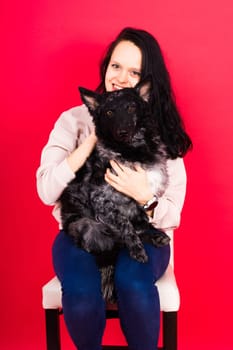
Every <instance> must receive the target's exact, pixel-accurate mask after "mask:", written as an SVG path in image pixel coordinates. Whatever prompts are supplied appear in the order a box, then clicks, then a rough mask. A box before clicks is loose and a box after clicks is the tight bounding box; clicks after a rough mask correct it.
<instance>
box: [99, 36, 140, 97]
mask: <svg viewBox="0 0 233 350" xmlns="http://www.w3.org/2000/svg"><path fill="white" fill-rule="evenodd" d="M141 65H142V54H141V50H140V49H139V48H138V47H137V46H136V45H134V44H133V43H132V42H131V41H121V42H120V43H119V44H118V45H117V46H116V47H115V49H114V51H113V53H112V56H111V58H110V61H109V64H108V67H107V71H106V74H105V88H106V91H114V90H119V89H123V88H126V87H129V88H131V87H134V86H135V85H136V84H137V83H138V82H139V80H140V77H141Z"/></svg>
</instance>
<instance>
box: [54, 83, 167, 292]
mask: <svg viewBox="0 0 233 350" xmlns="http://www.w3.org/2000/svg"><path fill="white" fill-rule="evenodd" d="M150 86H151V83H150V80H146V81H144V82H142V83H140V84H138V86H137V87H135V88H126V89H122V90H119V91H113V92H106V93H103V94H97V93H95V92H93V91H90V90H87V89H84V88H80V89H79V90H80V93H81V98H82V100H83V102H84V103H85V104H86V106H87V107H88V109H89V112H90V114H91V115H92V117H93V122H94V124H95V130H96V135H97V138H98V141H97V144H96V147H95V148H94V150H93V152H92V154H91V155H90V157H89V158H88V160H87V161H86V163H85V165H84V166H83V167H82V168H81V169H80V170H79V171H78V172H77V173H76V177H75V179H74V180H73V181H71V182H70V183H69V184H68V186H67V187H66V188H65V190H64V191H63V193H62V195H61V197H60V202H61V215H62V224H63V228H64V230H65V232H67V234H69V235H70V236H72V237H73V239H74V241H75V243H76V244H77V245H78V246H79V247H82V248H83V249H85V250H87V251H88V252H93V253H95V254H96V255H97V256H99V258H101V256H102V257H103V256H105V255H104V253H106V252H110V255H111V252H113V251H114V250H115V248H117V247H118V248H119V247H122V246H124V247H127V248H128V250H129V253H130V256H131V257H132V258H134V259H136V260H138V261H139V262H146V261H147V259H148V258H147V255H146V252H145V250H144V246H143V241H149V242H151V243H152V244H154V245H155V246H162V245H165V244H168V242H169V238H168V236H167V235H166V234H165V233H164V232H162V231H160V230H157V229H155V228H154V227H153V226H152V225H151V224H150V223H149V219H148V216H147V214H146V212H145V211H144V209H143V208H142V207H141V206H140V205H139V204H138V203H137V202H136V201H135V200H133V199H132V198H129V197H128V196H126V195H124V194H122V193H120V192H118V191H116V190H115V189H114V188H113V187H112V186H110V185H109V184H107V183H106V181H105V180H104V174H105V172H106V169H107V168H109V167H110V163H109V160H111V159H114V160H115V161H116V162H119V163H122V164H124V165H127V166H129V167H131V168H134V167H135V164H140V165H141V166H142V167H143V168H144V169H146V170H148V174H149V173H150V170H151V171H152V170H153V172H154V171H156V174H157V178H156V180H155V181H156V183H154V184H152V185H153V188H156V194H157V195H158V196H161V195H162V194H163V192H164V190H165V188H166V185H167V172H166V158H167V157H166V152H165V147H164V145H163V144H162V143H161V140H160V137H159V135H158V131H157V124H156V119H155V117H154V116H152V115H151V113H150V103H149V102H148V101H149V100H150ZM112 171H113V170H112ZM105 257H106V256H105ZM102 263H103V265H104V264H105V262H103V261H102V262H101V264H102ZM102 269H104V268H103V267H102ZM103 271H105V272H103ZM109 271H110V270H109ZM109 271H108V272H109ZM108 272H107V270H106V269H105V270H102V278H103V279H105V282H104V283H107V282H106V278H107V275H108ZM111 273H112V270H111V272H110V274H111ZM104 297H106V298H110V296H109V295H107V292H106V291H105V292H104Z"/></svg>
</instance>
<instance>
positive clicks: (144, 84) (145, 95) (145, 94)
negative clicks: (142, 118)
mask: <svg viewBox="0 0 233 350" xmlns="http://www.w3.org/2000/svg"><path fill="white" fill-rule="evenodd" d="M151 86H152V83H151V79H150V77H148V78H147V79H144V80H143V81H140V82H139V83H138V84H137V86H136V91H137V92H138V94H139V96H140V97H141V98H142V99H143V100H144V101H146V102H148V101H149V99H150V93H151Z"/></svg>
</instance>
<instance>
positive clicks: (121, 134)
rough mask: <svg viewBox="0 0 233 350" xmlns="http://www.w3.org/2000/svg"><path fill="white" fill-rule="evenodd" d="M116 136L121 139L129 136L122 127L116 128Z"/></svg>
mask: <svg viewBox="0 0 233 350" xmlns="http://www.w3.org/2000/svg"><path fill="white" fill-rule="evenodd" d="M117 137H118V138H119V140H121V141H126V140H127V139H128V138H129V132H128V131H127V130H124V129H119V130H117Z"/></svg>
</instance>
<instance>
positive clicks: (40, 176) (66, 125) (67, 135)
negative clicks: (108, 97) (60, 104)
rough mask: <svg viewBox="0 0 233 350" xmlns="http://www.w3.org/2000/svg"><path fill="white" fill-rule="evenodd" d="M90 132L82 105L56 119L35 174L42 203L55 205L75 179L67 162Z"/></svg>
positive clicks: (89, 119) (89, 122)
mask: <svg viewBox="0 0 233 350" xmlns="http://www.w3.org/2000/svg"><path fill="white" fill-rule="evenodd" d="M92 129H93V125H92V120H91V117H90V115H89V113H88V112H87V109H86V107H85V106H80V107H74V108H72V109H70V110H68V111H66V112H64V113H62V114H61V116H60V117H59V118H58V120H57V122H56V123H55V125H54V128H53V130H52V131H51V133H50V135H49V139H48V142H47V144H46V145H45V147H44V148H43V150H42V154H41V162H40V166H39V168H38V170H37V173H36V183H37V192H38V195H39V197H40V199H41V200H42V201H43V202H44V203H45V204H48V205H54V204H55V202H56V201H57V200H58V198H59V196H60V195H61V193H62V191H63V190H64V188H65V187H66V186H67V184H68V183H69V182H70V181H71V180H72V179H73V178H74V177H75V174H74V173H73V172H72V170H71V169H70V167H69V165H68V163H67V160H66V159H67V157H68V155H69V154H70V153H71V152H72V151H73V150H74V149H75V148H76V147H77V146H78V145H79V144H80V143H82V142H83V140H84V139H85V138H86V137H87V136H88V135H89V134H90V133H91V130H92Z"/></svg>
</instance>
